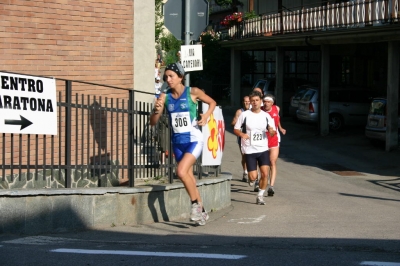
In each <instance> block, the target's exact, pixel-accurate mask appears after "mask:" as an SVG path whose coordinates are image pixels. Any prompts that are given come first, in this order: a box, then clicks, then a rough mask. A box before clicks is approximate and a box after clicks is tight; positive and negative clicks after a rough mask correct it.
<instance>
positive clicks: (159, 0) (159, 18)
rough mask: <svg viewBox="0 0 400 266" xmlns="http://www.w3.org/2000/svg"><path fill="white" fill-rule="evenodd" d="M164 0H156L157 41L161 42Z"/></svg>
mask: <svg viewBox="0 0 400 266" xmlns="http://www.w3.org/2000/svg"><path fill="white" fill-rule="evenodd" d="M162 4H163V3H162V0H155V22H156V23H155V31H154V33H155V41H156V43H158V42H159V40H160V38H161V36H162V32H163V26H164V16H163V14H162Z"/></svg>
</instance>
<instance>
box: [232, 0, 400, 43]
mask: <svg viewBox="0 0 400 266" xmlns="http://www.w3.org/2000/svg"><path fill="white" fill-rule="evenodd" d="M399 11H400V7H399V0H353V1H348V2H342V3H329V2H326V4H324V5H321V6H318V7H310V8H305V7H303V8H301V9H300V10H296V11H284V10H282V11H281V12H279V13H276V14H269V15H261V16H260V17H258V18H253V19H248V20H244V21H242V22H240V23H238V24H236V25H233V26H232V27H231V28H229V33H228V37H229V38H233V39H244V38H251V37H258V36H272V35H277V34H287V33H299V32H309V31H324V30H335V29H348V28H364V27H370V26H382V25H389V24H393V23H398V22H399V16H400V14H399Z"/></svg>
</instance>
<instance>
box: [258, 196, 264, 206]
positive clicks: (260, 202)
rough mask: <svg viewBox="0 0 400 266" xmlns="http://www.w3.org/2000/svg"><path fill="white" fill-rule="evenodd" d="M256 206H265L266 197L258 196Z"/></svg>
mask: <svg viewBox="0 0 400 266" xmlns="http://www.w3.org/2000/svg"><path fill="white" fill-rule="evenodd" d="M256 204H257V205H265V201H264V197H263V196H257V200H256Z"/></svg>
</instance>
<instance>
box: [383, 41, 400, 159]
mask: <svg viewBox="0 0 400 266" xmlns="http://www.w3.org/2000/svg"><path fill="white" fill-rule="evenodd" d="M399 59H400V57H399V42H397V41H391V42H388V71H387V72H388V76H387V103H386V109H387V114H386V148H385V149H386V151H391V150H394V149H397V148H398V145H399V136H398V126H399V125H398V108H399V102H398V99H399Z"/></svg>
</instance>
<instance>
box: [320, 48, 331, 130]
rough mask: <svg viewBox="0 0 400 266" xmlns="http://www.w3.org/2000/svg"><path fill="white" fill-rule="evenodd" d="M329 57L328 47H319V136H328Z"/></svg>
mask: <svg viewBox="0 0 400 266" xmlns="http://www.w3.org/2000/svg"><path fill="white" fill-rule="evenodd" d="M329 57H330V53H329V46H328V45H321V89H320V92H319V94H320V95H319V102H318V114H319V118H318V120H319V121H318V123H319V133H320V135H321V136H326V135H328V134H329V71H330V69H329V66H330V58H329Z"/></svg>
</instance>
